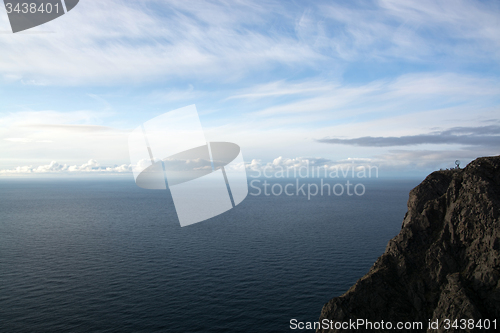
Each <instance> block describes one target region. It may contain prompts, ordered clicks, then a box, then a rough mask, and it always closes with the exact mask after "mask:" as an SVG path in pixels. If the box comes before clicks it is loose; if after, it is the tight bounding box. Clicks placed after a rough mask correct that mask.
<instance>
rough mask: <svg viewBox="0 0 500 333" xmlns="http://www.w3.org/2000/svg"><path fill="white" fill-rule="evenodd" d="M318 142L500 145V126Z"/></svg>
mask: <svg viewBox="0 0 500 333" xmlns="http://www.w3.org/2000/svg"><path fill="white" fill-rule="evenodd" d="M317 141H318V142H323V143H329V144H342V145H352V146H361V147H394V146H415V145H423V144H448V145H457V144H458V145H466V146H482V147H495V148H498V147H500V126H497V125H490V126H480V127H454V128H451V129H449V130H445V131H436V132H432V133H429V134H419V135H407V136H400V137H372V136H365V137H361V138H354V139H338V138H324V139H319V140H317Z"/></svg>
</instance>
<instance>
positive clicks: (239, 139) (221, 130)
mask: <svg viewBox="0 0 500 333" xmlns="http://www.w3.org/2000/svg"><path fill="white" fill-rule="evenodd" d="M0 50H2V51H1V52H0V151H1V152H2V154H1V155H0V177H2V176H12V175H20V174H25V173H31V174H41V173H47V172H49V173H51V174H58V173H68V172H69V171H68V168H62V167H61V166H62V165H64V164H66V165H67V166H68V167H69V166H74V167H73V168H72V169H71V170H73V172H81V173H82V174H85V171H88V170H91V169H94V170H95V169H96V168H99V167H100V168H101V169H105V168H106V167H108V168H109V169H108V171H109V173H110V174H111V173H115V172H119V171H127V170H128V169H127V166H128V164H130V161H129V157H128V150H127V135H128V133H129V132H130V131H131V130H132V129H133V128H135V127H137V126H139V125H140V124H141V123H143V122H144V121H147V120H149V119H151V118H153V117H155V116H157V115H160V114H162V113H164V112H167V111H170V110H174V109H177V108H180V107H183V106H186V105H190V104H196V106H197V109H198V112H199V114H200V119H201V123H202V125H203V127H204V129H205V134H206V137H207V140H209V141H229V142H234V143H237V144H239V145H240V146H241V148H242V152H243V156H244V158H245V160H246V161H247V162H248V163H251V162H252V161H253V165H254V166H265V165H267V164H269V163H273V161H274V164H275V165H276V164H279V163H285V164H286V165H300V164H301V163H304V161H322V163H326V164H328V165H331V166H333V165H342V164H345V163H356V164H370V165H377V166H378V167H379V170H380V174H381V175H383V176H384V175H385V176H391V175H394V176H405V175H416V176H425V175H426V174H427V173H429V172H431V171H433V170H436V169H439V168H445V167H451V166H453V164H454V161H455V160H456V159H460V160H462V163H463V164H465V163H467V162H469V161H471V160H472V159H474V158H476V157H479V156H487V155H498V154H499V153H500V151H499V150H500V149H499V147H500V144H498V145H496V143H498V142H499V136H500V75H499V74H500V3H499V2H498V1H461V0H458V1H453V2H451V1H425V0H424V1H422V0H420V1H413V0H409V1H395V0H383V1H276V2H273V1H153V0H144V1H116V0H111V1H93V0H81V1H80V3H79V4H78V6H77V7H75V9H74V10H72V11H71V12H69V13H68V14H66V15H64V16H62V17H60V18H58V19H56V20H54V21H52V22H49V23H46V24H44V25H42V26H39V27H36V28H33V29H30V30H28V31H26V32H21V33H17V34H12V33H11V32H10V26H9V22H8V18H7V15H6V13H5V9H4V8H3V7H2V8H1V9H0ZM381 142H382V143H381ZM279 157H281V158H279ZM91 160H92V162H90V163H89V161H91ZM325 161H326V162H325Z"/></svg>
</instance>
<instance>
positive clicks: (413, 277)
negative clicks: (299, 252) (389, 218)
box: [317, 156, 500, 332]
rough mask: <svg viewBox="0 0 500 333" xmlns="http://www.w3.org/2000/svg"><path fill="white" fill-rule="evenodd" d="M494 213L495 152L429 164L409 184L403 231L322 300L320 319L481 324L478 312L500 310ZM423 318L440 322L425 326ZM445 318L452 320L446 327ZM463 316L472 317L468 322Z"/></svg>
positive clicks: (499, 193) (499, 196) (498, 209)
mask: <svg viewBox="0 0 500 333" xmlns="http://www.w3.org/2000/svg"><path fill="white" fill-rule="evenodd" d="M499 216H500V156H497V157H484V158H478V159H477V160H475V161H473V162H471V163H470V164H469V165H468V166H467V167H466V168H464V169H457V170H445V171H436V172H433V173H432V174H430V175H429V176H428V177H427V178H426V179H425V180H424V181H423V182H422V183H421V184H420V185H418V186H417V187H416V188H414V189H413V190H412V191H411V192H410V197H409V200H408V212H407V213H406V216H405V218H404V221H403V225H402V228H401V232H400V233H399V234H398V235H397V236H396V237H395V238H393V239H392V240H390V241H389V243H388V245H387V248H386V250H385V252H384V254H383V255H382V256H381V257H380V258H379V259H378V260H377V261H376V262H375V264H374V265H373V267H372V268H371V269H370V271H369V272H368V273H367V274H366V275H365V276H363V277H362V278H361V279H359V280H358V281H357V282H356V284H355V285H354V286H352V287H351V288H350V289H349V290H348V291H347V292H346V293H345V294H344V295H342V296H340V297H336V298H334V299H332V300H330V301H329V302H328V303H327V304H325V306H324V307H323V310H322V312H321V316H320V322H321V321H322V320H323V319H328V321H329V322H330V323H333V322H339V323H340V322H348V321H349V320H350V319H351V321H353V320H357V319H364V320H367V321H371V322H380V321H381V320H384V321H385V322H388V321H390V322H392V323H394V325H395V324H396V323H397V322H417V321H419V322H422V323H423V328H422V329H413V330H409V329H408V330H404V331H419V332H425V331H427V332H445V331H446V332H478V331H482V330H481V329H480V326H477V323H478V322H479V319H482V323H484V319H490V320H494V319H497V318H500V282H499V278H500V255H499V251H500V239H499V237H500V220H499ZM429 319H430V320H431V322H435V321H436V320H439V328H438V329H436V326H434V327H433V328H432V329H428V323H429ZM445 319H449V320H451V322H449V323H450V324H453V321H454V320H455V319H458V322H456V323H455V324H456V326H455V327H448V328H449V329H447V330H445V327H444V326H445V322H444V320H445ZM461 319H474V320H475V326H474V328H471V327H470V326H467V327H466V328H463V325H462V326H461V323H460V320H461ZM332 321H333V322H332ZM462 323H463V322H462ZM469 323H470V322H469ZM469 323H468V324H469ZM479 323H480V325H481V322H479ZM447 326H449V325H447ZM332 327H333V329H332ZM338 327H339V326H338ZM345 327H347V326H345ZM379 327H380V326H379ZM350 328H351V329H339V330H337V329H335V327H334V326H333V325H330V327H329V328H320V329H318V330H317V332H349V331H355V330H352V326H351V327H350ZM393 329H394V328H393ZM483 329H484V328H483ZM497 329H499V330H500V322H498V320H497ZM364 330H366V326H365V328H362V327H359V326H358V329H357V330H356V331H364ZM380 331H384V330H380ZM394 331H395V330H392V332H394ZM489 331H490V332H494V331H495V330H493V329H490V330H489Z"/></svg>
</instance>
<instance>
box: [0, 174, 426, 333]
mask: <svg viewBox="0 0 500 333" xmlns="http://www.w3.org/2000/svg"><path fill="white" fill-rule="evenodd" d="M289 181H290V180H286V179H281V180H275V181H274V183H277V182H278V183H279V182H281V183H280V184H282V185H285V183H286V182H289ZM318 181H319V180H309V182H318ZM420 181H421V180H420V179H369V180H366V181H364V182H363V186H364V187H363V189H364V192H363V193H362V194H361V188H360V187H358V188H357V189H358V191H357V194H355V193H353V192H351V195H348V194H347V192H346V191H345V192H344V193H343V194H342V195H333V194H331V195H326V194H325V195H316V196H309V197H308V195H307V193H306V194H305V195H303V194H302V193H298V194H297V195H295V193H296V192H293V193H294V194H293V195H291V196H290V195H284V194H282V195H274V194H272V193H269V192H264V191H261V193H260V194H259V195H257V194H258V191H257V190H256V189H255V183H254V187H253V188H251V189H250V194H249V195H248V196H247V198H246V199H245V200H244V201H243V202H242V203H240V204H239V205H237V206H236V207H235V208H233V209H231V210H229V211H227V212H225V213H223V214H221V215H219V216H216V217H213V218H211V219H208V220H205V221H203V222H200V223H196V224H193V225H189V226H185V227H180V225H179V220H178V217H177V215H176V211H175V207H174V205H173V201H172V198H171V196H170V192H169V191H168V190H163V191H162V190H145V189H141V188H138V187H137V186H136V185H135V183H134V181H133V179H128V178H119V179H109V178H93V179H80V178H78V179H73V178H63V179H57V178H48V179H38V178H36V179H34V178H27V179H8V178H4V179H0V332H179V333H181V332H182V333H184V332H218V333H219V332H299V331H300V332H307V330H298V329H296V330H293V329H291V324H290V323H291V320H293V319H295V320H296V321H297V322H314V321H317V320H318V318H319V315H320V312H321V309H322V307H323V305H324V304H325V303H326V302H328V300H330V299H331V298H333V297H336V296H340V295H342V294H343V293H345V292H346V291H347V290H348V289H349V287H350V286H352V285H353V284H354V283H355V282H356V281H357V280H358V279H359V278H360V277H362V276H363V275H364V274H366V273H367V272H368V270H369V269H370V267H371V266H372V265H373V263H374V262H375V260H376V259H377V258H378V257H379V256H380V255H381V254H382V253H383V252H384V250H385V247H386V245H387V242H388V241H389V240H390V239H391V238H392V237H394V236H396V235H397V233H398V232H399V230H400V228H401V223H402V221H403V218H404V215H405V212H406V210H407V207H406V203H407V200H408V193H409V191H410V190H411V189H412V188H413V187H415V186H416V185H418V183H419V182H420ZM292 182H295V180H292ZM358 182H359V181H358ZM271 183H272V182H271ZM274 189H275V193H276V194H277V193H278V192H279V191H278V187H275V188H274ZM338 189H339V188H338ZM266 193H267V194H268V195H266ZM338 193H340V192H337V194H338Z"/></svg>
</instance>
